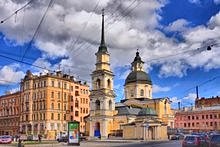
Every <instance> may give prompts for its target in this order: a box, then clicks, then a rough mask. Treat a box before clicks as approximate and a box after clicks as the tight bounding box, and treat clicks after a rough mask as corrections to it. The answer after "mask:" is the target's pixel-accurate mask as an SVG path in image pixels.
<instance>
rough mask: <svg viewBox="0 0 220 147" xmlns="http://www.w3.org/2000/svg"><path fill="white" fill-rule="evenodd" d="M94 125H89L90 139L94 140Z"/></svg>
mask: <svg viewBox="0 0 220 147" xmlns="http://www.w3.org/2000/svg"><path fill="white" fill-rule="evenodd" d="M93 124H94V123H93V122H92V121H90V123H89V137H90V138H92V137H94V125H93Z"/></svg>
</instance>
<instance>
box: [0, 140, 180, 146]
mask: <svg viewBox="0 0 220 147" xmlns="http://www.w3.org/2000/svg"><path fill="white" fill-rule="evenodd" d="M12 146H16V145H15V144H14V145H12V144H8V145H6V144H5V145H3V144H0V147H12ZM65 146H67V144H66V143H59V144H32V145H25V147H65ZM180 146H181V141H163V142H162V141H161V142H159V141H158V142H104V141H103V142H102V141H100V142H81V143H80V147H180Z"/></svg>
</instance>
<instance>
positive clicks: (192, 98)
mask: <svg viewBox="0 0 220 147" xmlns="http://www.w3.org/2000/svg"><path fill="white" fill-rule="evenodd" d="M195 99H196V94H195V93H189V94H188V95H187V96H185V97H184V98H183V100H186V101H187V102H194V101H195Z"/></svg>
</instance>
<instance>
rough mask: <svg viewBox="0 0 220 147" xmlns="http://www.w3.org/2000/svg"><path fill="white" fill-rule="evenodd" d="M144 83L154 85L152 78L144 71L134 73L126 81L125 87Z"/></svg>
mask: <svg viewBox="0 0 220 147" xmlns="http://www.w3.org/2000/svg"><path fill="white" fill-rule="evenodd" d="M134 82H138V83H143V84H150V85H152V81H151V78H150V76H149V75H148V74H147V73H146V72H144V71H132V72H131V73H130V74H129V75H128V76H127V78H126V80H125V85H126V84H128V83H134Z"/></svg>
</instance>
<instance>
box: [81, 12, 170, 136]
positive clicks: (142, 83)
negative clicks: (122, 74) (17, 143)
mask: <svg viewBox="0 0 220 147" xmlns="http://www.w3.org/2000/svg"><path fill="white" fill-rule="evenodd" d="M96 59H97V60H96V69H95V70H94V71H93V73H92V74H91V76H92V90H91V95H90V115H89V116H88V117H86V119H85V120H86V133H87V135H89V136H90V139H93V138H101V139H106V138H110V137H118V136H120V137H123V138H124V139H144V140H164V139H167V127H168V126H169V127H173V125H174V116H173V113H172V111H171V108H170V103H171V101H170V100H169V98H167V97H164V98H155V99H153V98H152V81H151V79H150V76H149V75H148V74H147V73H146V72H145V71H144V66H143V65H144V62H143V61H142V60H141V57H140V55H139V52H138V51H137V52H136V56H135V58H134V61H133V62H132V63H131V66H132V68H131V69H132V71H131V72H130V73H129V75H128V76H127V78H126V80H125V84H124V91H125V99H123V100H121V102H119V103H116V104H115V100H114V99H115V96H116V95H115V94H114V90H113V73H112V71H111V70H110V62H109V53H108V50H107V47H106V45H105V41H104V14H102V34H101V44H100V46H99V50H98V52H97V53H96Z"/></svg>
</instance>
